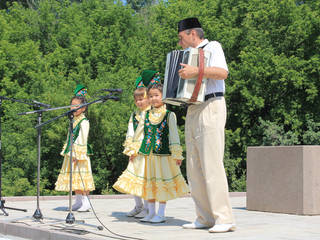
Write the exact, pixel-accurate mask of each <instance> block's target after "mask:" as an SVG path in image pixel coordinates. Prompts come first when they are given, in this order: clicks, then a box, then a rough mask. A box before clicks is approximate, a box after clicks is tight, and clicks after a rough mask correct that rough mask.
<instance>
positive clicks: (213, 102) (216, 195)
mask: <svg viewBox="0 0 320 240" xmlns="http://www.w3.org/2000/svg"><path fill="white" fill-rule="evenodd" d="M178 35H179V45H180V46H181V47H182V48H184V49H185V48H188V47H193V48H203V49H204V50H205V51H210V52H211V59H210V62H209V66H208V67H205V69H204V77H205V78H207V79H208V82H207V86H206V93H205V94H206V95H205V102H204V103H202V104H199V105H192V106H190V107H189V108H188V112H187V117H186V126H185V129H186V130H185V134H186V136H185V137H186V147H187V175H188V181H189V185H190V189H191V196H192V198H193V200H194V202H195V206H196V214H197V219H196V220H195V222H193V223H190V224H184V225H183V227H184V228H188V229H200V228H209V232H228V231H233V230H234V229H235V224H234V219H233V216H232V208H231V204H230V199H229V192H228V182H227V178H226V173H225V169H224V165H223V155H224V128H225V122H226V103H225V99H224V92H225V84H224V79H226V78H227V76H228V67H227V63H226V60H225V57H224V53H223V50H222V47H221V45H220V43H219V42H216V41H212V42H209V41H208V40H207V39H204V32H203V30H202V28H201V24H200V22H199V21H198V19H197V18H187V19H184V20H181V21H180V22H179V24H178ZM181 65H182V66H183V68H182V69H181V70H179V75H180V76H181V77H182V78H183V79H190V78H196V77H197V76H198V72H199V69H198V67H193V66H190V65H186V64H181Z"/></svg>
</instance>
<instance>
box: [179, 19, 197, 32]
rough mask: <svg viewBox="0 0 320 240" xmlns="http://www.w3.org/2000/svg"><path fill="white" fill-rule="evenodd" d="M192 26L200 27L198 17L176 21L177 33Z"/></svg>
mask: <svg viewBox="0 0 320 240" xmlns="http://www.w3.org/2000/svg"><path fill="white" fill-rule="evenodd" d="M192 28H201V24H200V22H199V20H198V18H186V19H183V20H181V21H180V22H179V23H178V33H179V32H181V31H184V30H187V29H192Z"/></svg>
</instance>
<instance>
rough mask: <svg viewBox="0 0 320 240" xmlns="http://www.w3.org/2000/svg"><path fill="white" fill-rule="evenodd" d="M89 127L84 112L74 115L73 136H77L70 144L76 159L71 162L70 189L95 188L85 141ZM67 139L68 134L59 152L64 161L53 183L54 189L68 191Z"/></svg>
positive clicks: (89, 189) (88, 189)
mask: <svg viewBox="0 0 320 240" xmlns="http://www.w3.org/2000/svg"><path fill="white" fill-rule="evenodd" d="M89 127H90V126H89V121H88V120H87V119H86V117H85V115H84V114H80V115H79V116H77V117H74V122H73V130H74V131H73V133H74V138H75V136H76V135H78V137H76V139H75V140H74V143H73V146H72V158H75V159H77V160H78V161H77V162H72V191H75V190H81V191H93V190H94V189H95V186H94V181H93V177H92V171H91V162H90V158H89V154H90V152H91V151H90V148H89V147H88V143H87V139H88V134H89ZM68 139H69V134H68V137H67V141H66V143H65V145H64V147H63V150H62V152H61V155H62V156H64V161H63V164H62V167H61V170H60V174H59V176H58V180H57V182H56V183H55V185H56V187H55V190H57V191H69V189H70V149H69V148H70V146H69V145H70V144H69V142H68ZM67 146H68V147H67Z"/></svg>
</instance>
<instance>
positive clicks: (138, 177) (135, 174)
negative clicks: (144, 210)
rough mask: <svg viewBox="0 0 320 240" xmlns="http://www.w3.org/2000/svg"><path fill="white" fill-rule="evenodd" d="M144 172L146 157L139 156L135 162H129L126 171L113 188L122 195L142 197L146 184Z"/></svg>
mask: <svg viewBox="0 0 320 240" xmlns="http://www.w3.org/2000/svg"><path fill="white" fill-rule="evenodd" d="M144 171H145V160H144V156H142V155H138V156H137V157H135V158H134V159H133V161H129V163H128V166H127V168H126V170H125V171H124V172H123V173H122V174H121V175H120V177H119V178H118V180H117V181H116V183H115V184H114V185H113V188H114V189H116V190H117V191H119V192H122V193H127V194H131V195H135V196H141V195H142V189H143V185H144V183H145V180H144Z"/></svg>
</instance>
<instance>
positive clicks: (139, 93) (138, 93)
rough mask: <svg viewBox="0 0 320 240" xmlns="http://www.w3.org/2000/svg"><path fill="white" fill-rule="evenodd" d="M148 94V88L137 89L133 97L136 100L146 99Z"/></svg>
mask: <svg viewBox="0 0 320 240" xmlns="http://www.w3.org/2000/svg"><path fill="white" fill-rule="evenodd" d="M146 92H147V88H145V87H141V88H137V89H136V90H134V92H133V97H134V99H136V97H144V95H145V93H146Z"/></svg>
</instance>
